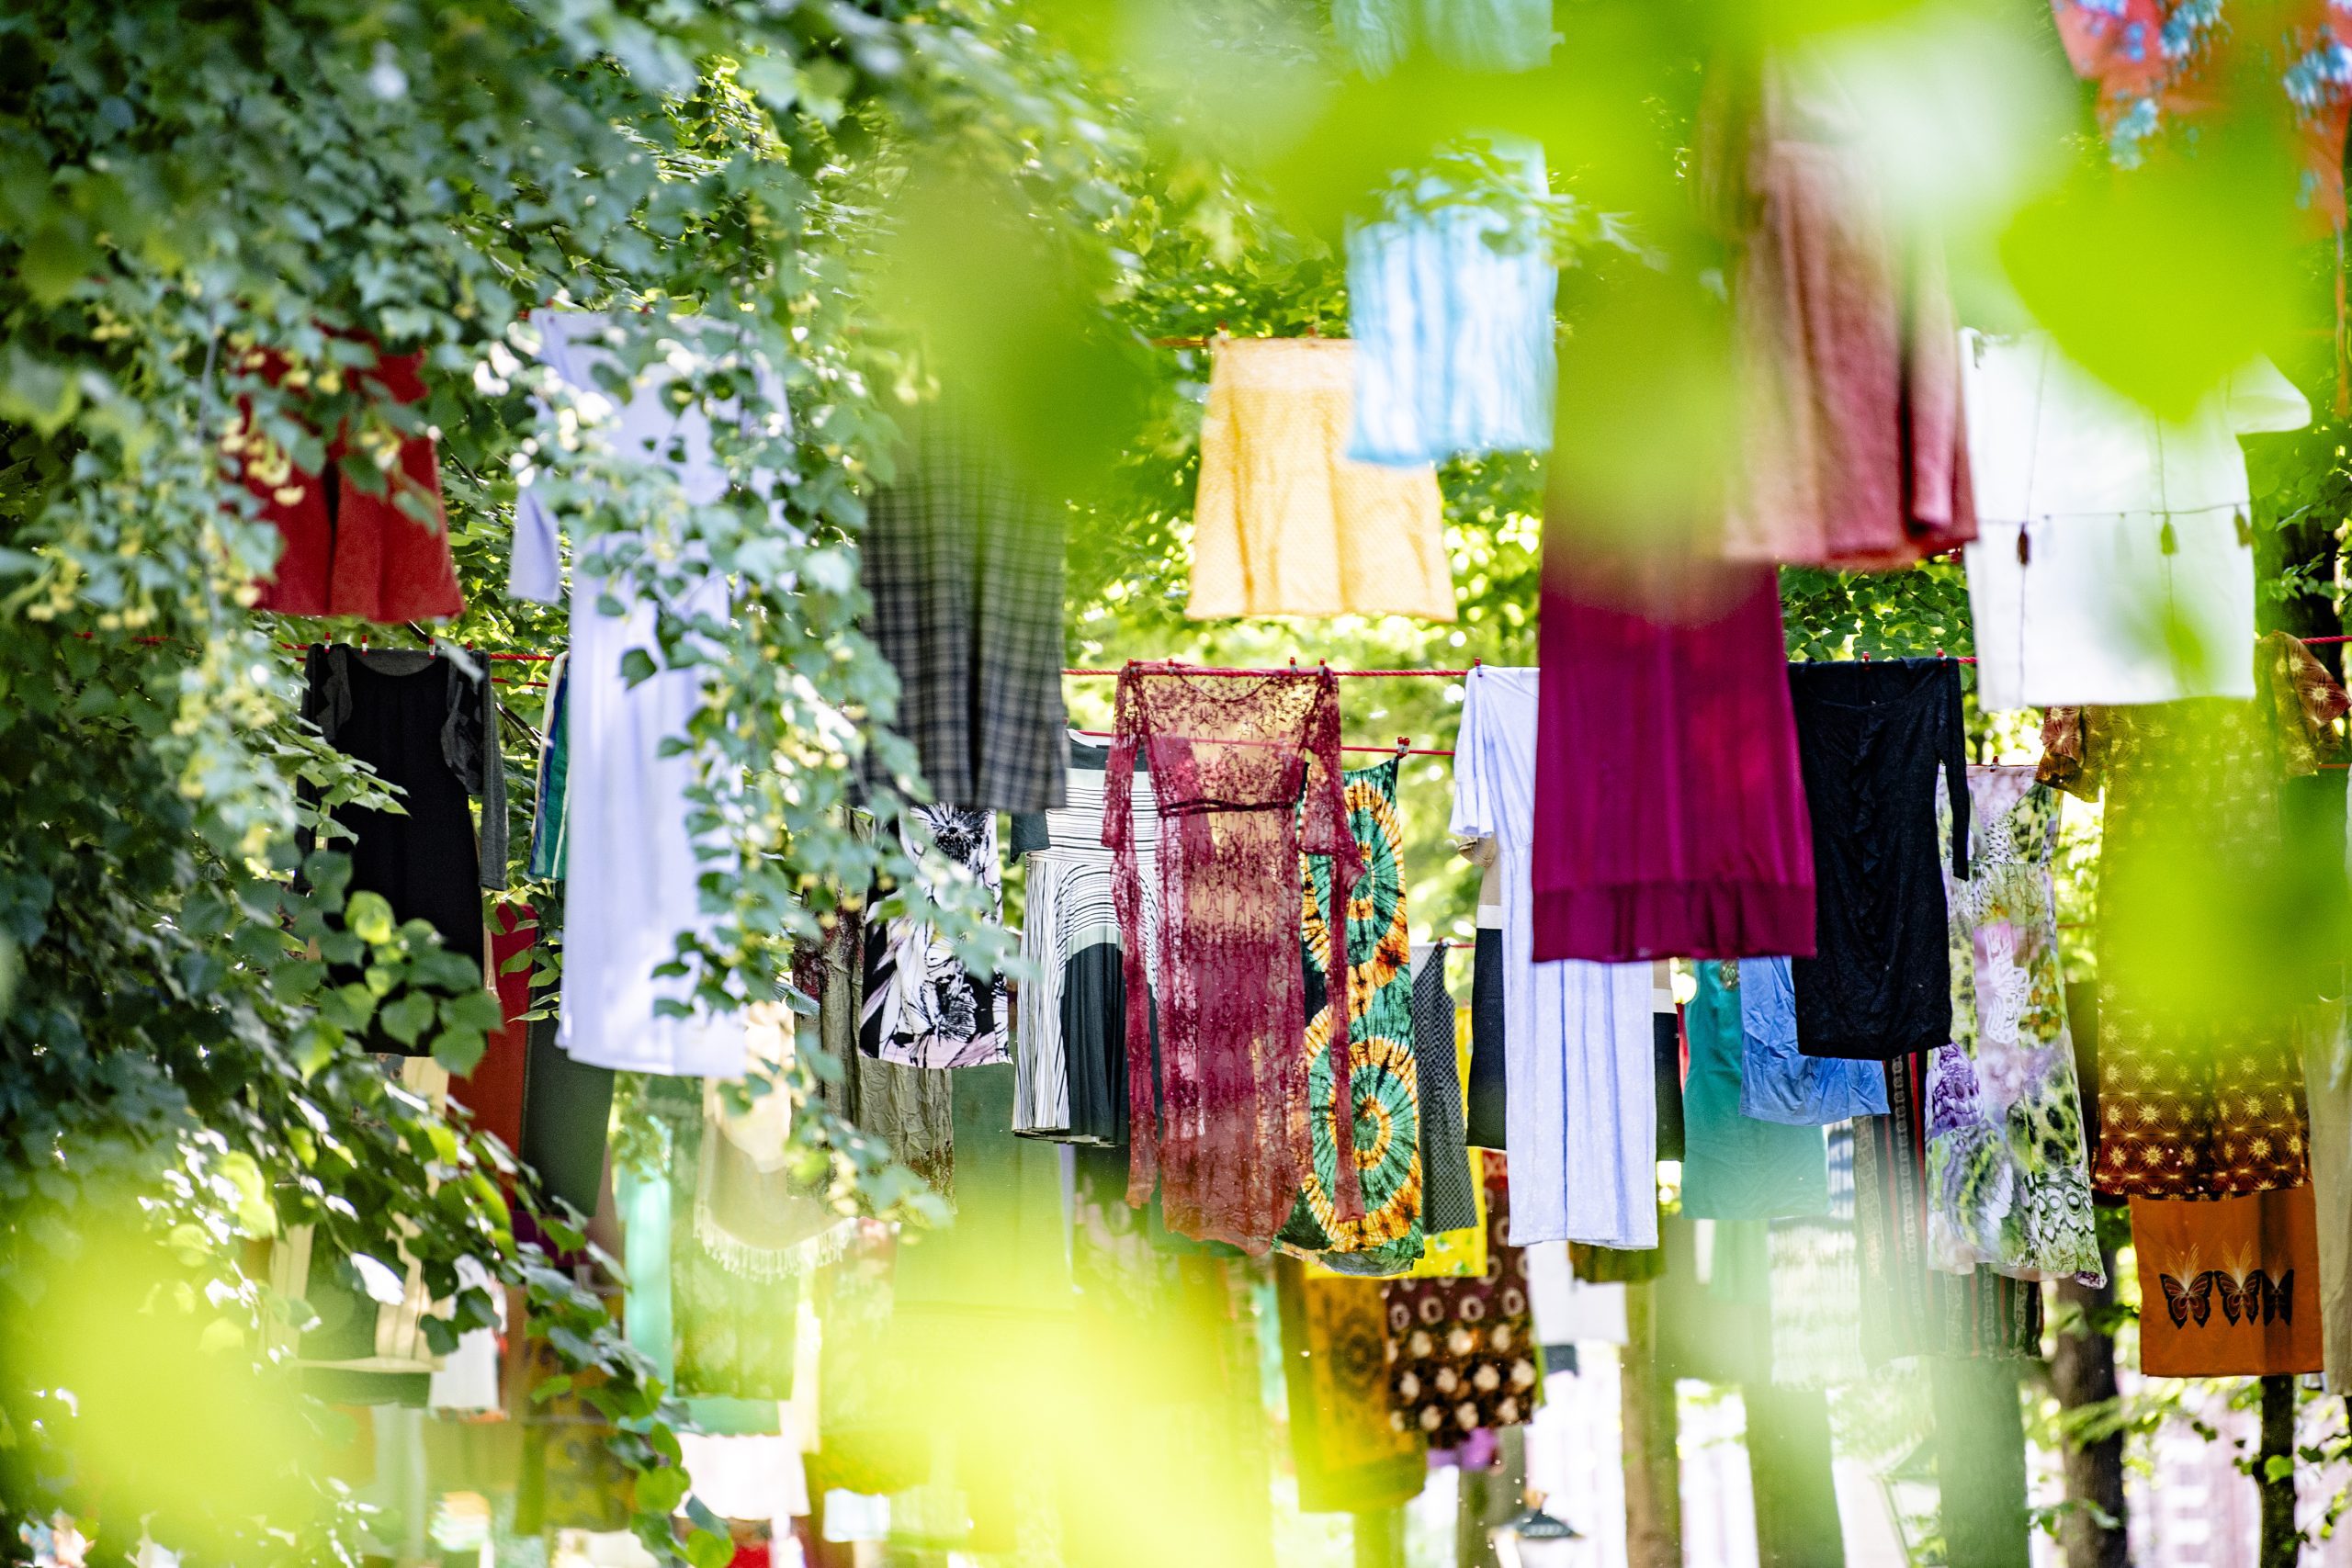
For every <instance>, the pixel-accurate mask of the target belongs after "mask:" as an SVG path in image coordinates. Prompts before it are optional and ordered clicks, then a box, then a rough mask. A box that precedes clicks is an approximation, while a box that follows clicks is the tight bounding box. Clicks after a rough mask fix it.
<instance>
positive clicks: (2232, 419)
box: [1961, 332, 2311, 709]
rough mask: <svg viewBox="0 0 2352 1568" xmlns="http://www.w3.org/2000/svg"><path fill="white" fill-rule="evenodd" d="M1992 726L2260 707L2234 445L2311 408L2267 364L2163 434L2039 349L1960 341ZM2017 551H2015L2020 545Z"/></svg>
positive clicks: (1979, 627)
mask: <svg viewBox="0 0 2352 1568" xmlns="http://www.w3.org/2000/svg"><path fill="white" fill-rule="evenodd" d="M1961 351H1962V352H1961V359H1962V387H1963V390H1964V394H1965V397H1966V400H1967V413H1968V447H1969V471H1970V476H1971V478H1972V479H1973V482H1974V487H1975V496H1976V516H1977V538H1976V542H1975V543H1973V544H1972V545H1970V546H1969V547H1968V548H1967V556H1966V558H1967V563H1968V598H1969V608H1970V611H1971V613H1972V615H1973V617H1974V624H1975V631H1976V658H1977V664H1976V678H1977V694H1978V699H1979V700H1980V701H1981V702H1982V703H1983V704H1984V705H1985V707H1986V708H1988V709H1999V708H2018V707H2037V706H2051V705H2075V704H2120V703H2163V702H2174V701H2177V700H2178V699H2180V698H2183V697H2202V696H2217V697H2251V696H2253V695H2254V638H2255V626H2254V550H2253V546H2252V540H2253V533H2252V529H2251V527H2250V524H2251V522H2252V501H2251V497H2250V494H2249V491H2248V489H2247V484H2246V471H2245V452H2244V450H2243V449H2241V448H2240V446H2238V437H2239V436H2241V435H2244V434H2251V433H2254V432H2256V431H2278V430H2299V429H2301V428H2302V427H2303V426H2304V425H2306V424H2308V423H2311V405H2310V404H2309V403H2308V402H2307V401H2305V400H2304V398H2303V395H2302V394H2301V392H2299V391H2297V390H2296V389H2295V388H2294V386H2293V385H2292V384H2291V383H2290V382H2289V381H2288V380H2287V378H2285V377H2283V376H2281V375H2280V374H2279V373H2278V369H2277V367H2274V366H2272V365H2271V364H2270V362H2269V361H2268V360H2265V359H2257V360H2256V361H2255V362H2254V363H2253V364H2251V365H2248V366H2247V367H2245V368H2244V369H2242V370H2240V371H2238V372H2237V373H2236V374H2234V375H2233V376H2231V377H2230V378H2228V379H2227V380H2226V381H2224V382H2223V383H2222V386H2221V387H2219V388H2217V389H2214V390H2213V391H2212V392H2211V393H2210V394H2208V395H2207V396H2206V398H2205V399H2204V400H2202V401H2201V402H2199V404H2198V405H2197V407H2196V408H2195V409H2194V410H2193V411H2192V412H2190V413H2189V414H2188V417H2187V418H2186V419H2183V420H2179V421H2177V422H2174V421H2165V420H2159V419H2158V418H2157V417H2156V416H2155V415H2154V414H2153V413H2151V412H2149V411H2148V410H2146V409H2144V408H2143V407H2141V406H2140V405H2139V404H2137V403H2135V402H2133V401H2131V400H2130V399H2128V398H2125V397H2124V396H2122V395H2121V394H2120V393H2119V392H2117V391H2115V390H2114V389H2112V388H2110V387H2109V386H2107V385H2106V384H2105V383H2103V382H2101V381H2099V380H2098V379H2097V378H2095V377H2093V376H2092V375H2091V374H2090V372H2089V371H2087V370H2085V369H2084V368H2083V367H2081V366H2079V365H2076V364H2075V363H2074V362H2073V361H2072V360H2070V359H2068V358H2066V357H2065V355H2064V354H2062V353H2061V352H2059V350H2058V349H2057V347H2056V346H2055V345H2054V344H2052V343H2051V341H2050V340H2049V338H2047V337H2046V336H2043V335H2041V334H2040V333H2034V334H2031V335H2028V336H2022V337H2011V338H1996V337H1987V336H1985V335H1983V334H1981V333H1975V332H1963V333H1961ZM2020 538H2022V540H2023V544H2022V546H2021V545H2020V543H2019V541H2020Z"/></svg>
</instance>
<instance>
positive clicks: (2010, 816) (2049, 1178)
mask: <svg viewBox="0 0 2352 1568" xmlns="http://www.w3.org/2000/svg"><path fill="white" fill-rule="evenodd" d="M1968 794H1969V809H1970V812H1971V813H1972V820H1971V821H1970V823H1969V828H1968V839H1969V843H1970V846H1971V848H1970V860H1971V862H1972V865H1971V871H1972V874H1971V875H1970V876H1969V878H1968V879H1967V880H1966V881H1964V882H1963V881H1960V880H1957V879H1954V878H1952V877H1951V876H1950V875H1949V874H1947V876H1946V878H1945V881H1944V897H1945V901H1946V903H1947V904H1948V906H1949V907H1950V908H1951V1010H1952V1038H1951V1043H1950V1044H1948V1045H1939V1046H1938V1047H1937V1048H1936V1049H1935V1050H1933V1051H1932V1052H1930V1053H1928V1091H1927V1092H1928V1247H1929V1250H1930V1251H1931V1253H1932V1254H1933V1257H1934V1260H1935V1266H1936V1267H1937V1268H1939V1269H1946V1270H1949V1271H1950V1272H1951V1273H1955V1274H1964V1273H1967V1272H1968V1271H1969V1270H1970V1269H1973V1268H1974V1267H1975V1266H1976V1265H1977V1264H1979V1263H1983V1264H1986V1265H1988V1266H1990V1267H1991V1268H1992V1269H1994V1271H1995V1272H1996V1273H2001V1274H2010V1275H2014V1276H2016V1277H2017V1278H2018V1279H2021V1280H2057V1279H2064V1278H2065V1277H2067V1276H2068V1275H2072V1276H2074V1277H2075V1279H2078V1280H2081V1281H2082V1282H2083V1283H2084V1284H2086V1285H2090V1286H2094V1287H2096V1286H2098V1285H2101V1284H2104V1283H2105V1282H2106V1280H2107V1267H2106V1265H2105V1263H2103V1262H2102V1261H2101V1260H2100V1258H2099V1249H2098V1226H2097V1224H2095V1223H2094V1220H2093V1216H2092V1213H2091V1184H2090V1175H2089V1171H2088V1169H2087V1166H2086V1156H2085V1154H2084V1147H2083V1110H2082V1104H2081V1101H2080V1099H2079V1097H2078V1096H2077V1095H2076V1093H2075V1043H2074V1041H2073V1039H2072V1038H2071V1037H2070V1036H2069V1035H2068V1033H2067V1030H2066V1000H2065V993H2064V987H2063V986H2062V983H2061V982H2062V976H2061V974H2060V970H2059V963H2058V911H2057V907H2056V904H2055V895H2054V894H2053V892H2052V886H2051V876H2050V857H2051V855H2052V852H2054V851H2055V850H2056V848H2057V842H2058V796H2057V795H2056V793H2055V792H2054V791H2052V790H2051V789H2050V788H2049V787H2048V786H2047V785H2045V784H2036V783H2035V782H2034V779H2033V770H2032V769H2031V768H1992V767H1972V768H1970V769H1969V770H1968ZM1939 817H1940V818H1942V830H1943V831H1944V832H1945V833H1946V834H1947V835H1949V834H1950V832H1951V814H1950V810H1949V808H1948V807H1947V808H1946V809H1945V810H1943V811H1941V812H1939Z"/></svg>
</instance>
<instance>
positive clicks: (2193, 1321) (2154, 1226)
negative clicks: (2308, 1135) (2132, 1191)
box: [2131, 1186, 2341, 1378]
mask: <svg viewBox="0 0 2352 1568" xmlns="http://www.w3.org/2000/svg"><path fill="white" fill-rule="evenodd" d="M2131 1247H2132V1251H2133V1252H2134V1253H2135V1254H2136V1255H2137V1257H2138V1259H2139V1266H2140V1303H2141V1304H2140V1370H2141V1371H2142V1372H2143V1373H2145V1374H2146V1375H2147V1376H2149V1377H2153V1378H2207V1377H2249V1378H2250V1377H2271V1376H2276V1375H2282V1374H2288V1373H2296V1372H2315V1371H2320V1370H2321V1368H2322V1366H2323V1365H2324V1353H2323V1342H2324V1337H2325V1334H2324V1329H2323V1321H2322V1314H2321V1312H2320V1311H2319V1307H2320V1300H2319V1277H2318V1276H2319V1229H2318V1224H2317V1220H2316V1218H2315V1212H2314V1210H2313V1207H2312V1190H2311V1189H2310V1188H2309V1187H2307V1186H2305V1187H2289V1188H2281V1189H2274V1190H2270V1191H2267V1192H2258V1193H2256V1194H2253V1195H2252V1196H2249V1197H2244V1198H2222V1199H2217V1200H2213V1201H2202V1202H2184V1201H2178V1200H2173V1201H2165V1200H2158V1199H2149V1198H2134V1199H2132V1200H2131ZM2337 1332H2339V1333H2340V1332H2341V1325H2338V1326H2337Z"/></svg>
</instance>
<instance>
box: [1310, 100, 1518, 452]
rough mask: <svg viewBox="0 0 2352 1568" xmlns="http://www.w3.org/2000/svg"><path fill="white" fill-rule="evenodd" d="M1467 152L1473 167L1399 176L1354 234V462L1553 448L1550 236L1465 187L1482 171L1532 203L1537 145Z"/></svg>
mask: <svg viewBox="0 0 2352 1568" xmlns="http://www.w3.org/2000/svg"><path fill="white" fill-rule="evenodd" d="M1472 152H1473V154H1474V158H1473V160H1472V166H1473V169H1474V170H1475V173H1467V172H1465V174H1464V175H1454V174H1451V173H1449V174H1430V175H1421V176H1419V177H1408V179H1407V180H1406V182H1405V183H1404V184H1403V185H1402V186H1400V187H1399V188H1396V189H1392V190H1390V191H1389V192H1388V193H1387V194H1386V195H1385V197H1383V207H1384V211H1383V215H1382V217H1381V218H1380V219H1379V220H1377V221H1374V222H1361V223H1353V224H1351V225H1350V226H1349V229H1348V330H1349V332H1350V333H1352V334H1353V336H1354V339H1355V344H1356V355H1355V358H1356V386H1355V423H1354V426H1353V428H1352V430H1351V433H1350V434H1349V437H1348V453H1347V455H1348V457H1349V458H1350V459H1351V460H1352V461H1355V462H1359V463H1385V464H1389V465H1392V466H1396V467H1399V468H1411V467H1415V466H1417V465H1420V464H1425V463H1442V462H1444V461H1445V460H1447V459H1448V458H1450V457H1454V456H1455V455H1456V454H1459V453H1480V452H1496V451H1524V452H1545V451H1549V450H1550V449H1551V446H1552V394H1553V390H1554V388H1555V384H1556V383H1557V381H1558V379H1559V372H1558V367H1557V365H1556V363H1555V355H1554V351H1553V339H1554V335H1555V333H1556V332H1557V330H1558V329H1557V326H1556V325H1555V322H1554V321H1553V315H1552V302H1553V296H1554V295H1555V293H1556V292H1557V289H1558V286H1559V272H1558V269H1557V266H1556V265H1555V263H1554V261H1553V259H1552V254H1551V245H1550V243H1549V240H1548V238H1547V237H1546V236H1545V234H1544V232H1543V231H1542V227H1541V224H1540V223H1539V222H1537V221H1535V220H1532V219H1530V218H1527V217H1523V216H1521V217H1515V216H1514V215H1512V214H1511V213H1510V212H1508V211H1504V210H1500V209H1498V204H1497V203H1496V202H1494V201H1492V200H1491V199H1489V200H1484V201H1482V200H1481V199H1480V197H1481V196H1482V195H1488V194H1490V193H1487V192H1482V191H1481V190H1479V189H1477V188H1476V186H1472V187H1471V188H1468V189H1465V188H1464V179H1465V178H1471V179H1475V178H1477V177H1479V176H1483V175H1486V174H1487V172H1488V171H1487V167H1486V165H1487V164H1492V165H1493V167H1494V169H1495V170H1496V171H1507V177H1508V178H1509V179H1510V182H1511V183H1512V184H1513V185H1514V186H1517V187H1518V194H1521V196H1523V197H1528V198H1540V197H1544V196H1545V195H1546V194H1547V193H1548V191H1549V186H1548V185H1547V183H1546V181H1545V178H1544V149H1543V146H1542V144H1541V143H1537V142H1529V141H1518V140H1515V139H1514V140H1510V141H1497V142H1494V143H1491V144H1489V143H1483V142H1482V143H1477V144H1476V145H1475V146H1474V147H1473V149H1472ZM1452 168H1453V165H1449V169H1450V170H1451V169H1452Z"/></svg>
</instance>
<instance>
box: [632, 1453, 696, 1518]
mask: <svg viewBox="0 0 2352 1568" xmlns="http://www.w3.org/2000/svg"><path fill="white" fill-rule="evenodd" d="M685 1500H686V1470H685V1466H684V1465H679V1464H673V1465H664V1466H663V1467H662V1469H660V1470H649V1471H647V1472H644V1473H642V1474H640V1475H639V1477H638V1478H637V1506H638V1508H639V1511H640V1512H643V1513H649V1514H663V1515H666V1514H671V1513H674V1512H676V1511H677V1506H678V1505H679V1504H681V1503H683V1502H684V1501H685Z"/></svg>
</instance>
